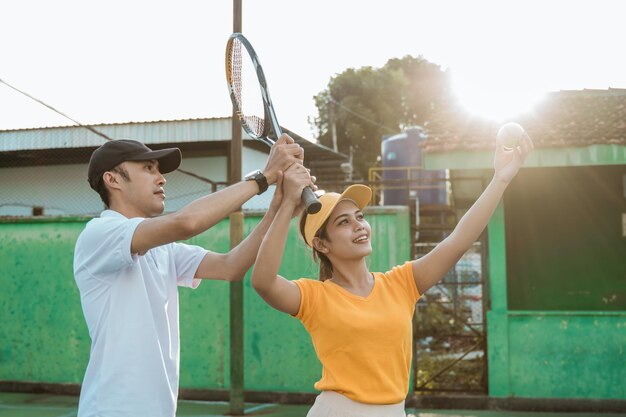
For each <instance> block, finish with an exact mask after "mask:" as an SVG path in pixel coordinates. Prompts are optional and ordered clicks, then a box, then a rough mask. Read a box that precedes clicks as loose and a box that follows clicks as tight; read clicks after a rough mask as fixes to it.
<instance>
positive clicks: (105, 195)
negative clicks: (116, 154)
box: [96, 165, 130, 208]
mask: <svg viewBox="0 0 626 417" xmlns="http://www.w3.org/2000/svg"><path fill="white" fill-rule="evenodd" d="M109 171H113V172H116V173H118V174H120V176H121V177H122V178H123V179H124V180H126V181H128V182H129V181H130V176H129V175H128V171H126V170H125V169H124V168H122V166H121V165H117V166H115V167H113V168H111V169H110V170H109ZM96 191H97V192H98V194H100V198H101V199H102V202H103V203H104V207H106V208H109V203H110V201H109V200H110V198H111V195H110V194H109V189H108V188H107V187H106V185H104V181H103V180H100V181H99V182H98V188H97V189H96Z"/></svg>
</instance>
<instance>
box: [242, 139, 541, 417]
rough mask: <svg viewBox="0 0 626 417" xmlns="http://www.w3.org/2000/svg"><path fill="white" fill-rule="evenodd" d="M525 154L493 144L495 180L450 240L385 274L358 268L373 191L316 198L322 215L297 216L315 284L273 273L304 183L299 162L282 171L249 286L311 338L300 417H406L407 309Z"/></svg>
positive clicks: (456, 252) (445, 265) (490, 206)
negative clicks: (312, 363) (313, 262)
mask: <svg viewBox="0 0 626 417" xmlns="http://www.w3.org/2000/svg"><path fill="white" fill-rule="evenodd" d="M532 147H533V144H532V141H531V140H530V138H529V137H528V136H525V138H524V139H523V140H522V142H521V144H520V146H519V147H517V148H515V149H513V150H505V149H504V147H503V146H502V144H501V143H498V144H497V147H496V155H495V163H494V167H495V173H494V176H493V179H492V180H491V182H490V184H489V185H488V186H487V188H486V189H485V191H484V192H483V193H482V195H481V196H480V197H479V198H478V200H477V201H476V202H475V203H474V205H473V206H472V207H471V208H470V209H469V210H468V212H467V213H466V214H465V216H463V218H462V219H461V220H460V222H459V224H458V225H457V226H456V228H455V230H454V231H453V233H452V234H451V235H450V236H448V237H447V238H446V239H445V240H443V241H442V242H441V243H439V244H438V245H437V246H436V247H435V248H434V249H433V250H432V251H431V252H430V253H428V254H427V255H426V256H424V257H422V258H420V259H419V260H415V261H409V262H406V263H404V264H403V265H399V266H396V267H394V268H392V269H391V270H390V271H388V272H385V273H380V272H374V273H372V272H370V271H369V270H368V267H367V264H366V257H367V256H368V255H369V254H370V253H371V252H372V246H371V238H372V236H371V228H370V226H369V224H368V223H367V221H366V220H365V217H364V215H363V211H362V210H363V209H364V207H365V206H366V205H367V204H368V202H369V200H370V198H371V190H370V189H369V188H368V187H366V186H364V185H352V186H350V187H348V188H347V189H346V190H345V191H344V192H343V193H342V194H337V193H327V194H324V195H322V196H321V197H320V201H321V203H322V209H321V210H320V211H319V212H318V213H316V214H313V215H307V214H306V213H304V214H303V217H302V219H301V222H300V231H301V234H302V236H303V238H304V240H305V242H306V244H307V245H308V246H310V247H311V248H312V249H313V254H314V258H319V260H320V276H319V280H312V279H306V278H301V279H297V280H295V281H289V280H287V279H285V278H283V277H281V276H279V275H278V274H277V273H278V268H279V266H280V262H281V259H282V256H283V252H284V247H285V242H286V239H287V232H288V229H289V223H290V219H291V217H292V216H293V215H294V213H296V212H298V211H299V202H300V194H301V193H302V189H303V188H304V187H305V186H307V185H312V182H311V179H310V177H309V174H308V172H307V170H306V169H305V168H304V167H303V166H302V165H300V164H294V165H292V166H291V167H290V168H289V169H288V170H287V171H285V174H284V179H283V180H282V185H281V188H282V193H283V196H282V202H281V206H280V209H279V211H278V213H277V215H276V217H275V218H274V220H273V222H272V225H271V226H270V228H269V230H268V232H267V233H266V235H265V238H264V239H263V242H262V244H261V247H260V249H259V252H258V255H257V259H256V263H255V265H254V270H253V273H252V285H253V286H254V288H255V289H256V291H257V292H258V293H259V295H260V296H261V297H262V298H263V299H264V300H265V301H266V302H267V303H268V304H269V305H270V306H272V307H274V308H275V309H277V310H280V311H282V312H285V313H288V314H290V315H292V316H295V317H297V318H298V319H299V320H300V321H301V322H302V324H303V325H304V327H305V328H306V329H307V330H308V332H309V333H310V335H311V338H312V340H313V344H314V346H315V351H316V353H317V355H318V358H319V360H320V362H321V363H322V366H323V369H322V378H321V379H320V380H319V381H318V382H317V383H316V384H315V388H316V389H318V390H320V391H322V393H321V394H320V395H319V396H318V397H317V398H316V400H315V404H314V405H313V407H312V408H311V410H310V411H309V413H308V417H317V416H357V415H358V416H377V417H383V416H388V417H397V416H405V412H404V399H405V397H406V395H407V391H408V387H409V373H410V364H411V340H412V326H411V320H412V317H413V313H414V310H415V303H416V302H417V300H418V299H419V297H420V296H421V295H422V294H424V292H426V291H427V290H428V289H429V288H430V287H432V286H433V285H434V284H435V283H436V282H437V281H439V280H440V279H442V278H443V277H444V275H445V274H446V272H447V271H449V270H450V269H451V268H452V267H454V265H455V264H456V262H457V261H458V260H459V259H460V258H461V256H462V255H463V254H464V253H465V252H466V251H467V250H468V249H469V248H470V246H471V245H472V243H473V242H474V241H475V240H476V239H477V238H478V236H479V235H480V233H481V232H482V230H483V229H484V228H485V227H486V225H487V223H488V221H489V218H490V217H491V215H492V214H493V212H494V210H495V208H496V206H497V205H498V202H499V201H500V199H501V197H502V195H503V193H504V190H505V189H506V187H507V185H508V184H509V183H510V181H511V180H512V179H513V177H514V176H515V175H516V174H517V172H518V171H519V169H520V167H521V166H522V163H523V160H524V159H525V157H526V156H527V155H528V153H529V152H530V151H531V149H532Z"/></svg>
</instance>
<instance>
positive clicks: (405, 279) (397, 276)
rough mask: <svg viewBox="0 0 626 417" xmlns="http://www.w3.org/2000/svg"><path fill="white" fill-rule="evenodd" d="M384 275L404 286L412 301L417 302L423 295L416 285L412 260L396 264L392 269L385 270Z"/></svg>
mask: <svg viewBox="0 0 626 417" xmlns="http://www.w3.org/2000/svg"><path fill="white" fill-rule="evenodd" d="M384 275H385V276H386V277H387V279H390V280H393V281H394V282H397V283H398V284H399V285H400V286H401V287H402V288H403V290H404V292H405V293H406V295H407V297H408V299H409V302H410V303H412V304H414V303H416V302H417V300H419V298H420V297H421V294H420V293H419V291H418V290H417V286H416V285H415V277H414V276H413V262H412V261H407V262H405V263H404V264H402V265H398V266H394V267H393V268H392V269H391V271H387V272H385V274H384Z"/></svg>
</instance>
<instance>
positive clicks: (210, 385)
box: [0, 207, 410, 392]
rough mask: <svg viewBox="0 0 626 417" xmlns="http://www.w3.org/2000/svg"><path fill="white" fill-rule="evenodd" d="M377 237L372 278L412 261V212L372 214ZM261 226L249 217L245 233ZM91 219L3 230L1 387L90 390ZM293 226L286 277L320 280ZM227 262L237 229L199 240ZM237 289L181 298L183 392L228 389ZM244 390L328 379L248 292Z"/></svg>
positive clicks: (2, 224) (292, 322)
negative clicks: (76, 267)
mask: <svg viewBox="0 0 626 417" xmlns="http://www.w3.org/2000/svg"><path fill="white" fill-rule="evenodd" d="M367 216H368V219H369V221H370V223H371V225H372V230H373V237H374V239H373V245H374V255H373V256H372V257H371V259H370V266H371V269H372V270H386V269H388V268H390V267H391V266H393V265H396V264H400V263H402V262H404V261H406V260H408V259H409V256H410V255H409V227H408V212H407V210H406V209H405V208H397V207H396V208H373V209H370V210H369V211H368V214H367ZM259 220H260V216H258V215H256V216H254V215H247V216H246V217H245V224H244V228H245V233H246V234H247V233H249V232H250V230H251V229H252V228H253V227H254V226H255V225H256V224H257V223H258V221H259ZM86 221H87V219H79V218H67V219H58V218H57V219H40V220H36V219H17V220H15V219H14V220H11V221H9V220H7V219H5V220H4V221H2V220H0V281H1V282H2V284H3V290H2V291H1V292H0V315H1V316H0V323H2V325H1V326H0V341H2V343H1V344H0V381H22V382H26V381H29V382H46V383H72V384H78V383H80V382H81V381H82V378H83V374H84V371H85V367H86V364H87V360H88V356H89V346H90V340H89V334H88V332H87V327H86V325H85V322H84V319H83V316H82V311H81V306H80V297H79V293H78V290H77V288H76V285H75V282H74V279H73V273H72V256H73V249H74V244H75V241H76V238H77V237H78V235H79V233H80V232H81V230H82V229H83V228H84V225H85V222H86ZM296 223H297V219H294V221H293V224H292V227H291V229H290V233H289V238H288V242H287V248H286V254H285V258H284V259H285V261H284V262H283V265H282V266H281V269H280V273H281V274H282V275H284V276H286V277H288V278H299V277H302V276H307V277H316V274H317V269H316V266H315V265H314V264H313V262H312V260H311V256H310V252H309V251H308V250H307V249H306V247H305V245H304V243H303V241H302V239H301V238H300V237H299V236H298V234H297V232H296V229H297V224H296ZM189 243H192V244H199V245H202V246H204V247H206V248H209V249H212V250H215V251H218V252H224V251H227V250H228V247H229V224H228V221H222V222H221V223H219V224H218V225H216V226H215V227H213V228H212V229H211V230H210V231H208V232H206V233H203V234H202V235H199V236H197V237H195V238H193V239H191V240H190V242H189ZM228 300H229V286H228V284H227V283H225V282H216V281H206V282H203V283H202V285H200V287H199V288H198V289H196V290H190V289H181V290H180V323H181V369H180V375H181V381H180V386H181V388H200V389H209V390H214V389H224V388H228V387H229V301H228ZM244 305H245V307H244V308H245V312H244V334H245V379H246V381H245V384H246V389H249V390H270V391H287V392H314V390H313V384H314V382H315V381H316V380H317V379H318V378H319V377H320V375H321V366H320V364H319V362H318V361H317V359H316V357H315V352H314V350H313V347H312V345H311V342H310V338H309V336H308V334H307V333H306V331H305V330H304V328H303V327H302V325H301V324H300V323H299V322H298V320H296V319H294V318H292V317H290V316H288V315H286V314H282V313H279V312H277V311H274V310H272V309H271V308H270V307H268V306H267V305H266V304H265V303H264V302H263V301H262V300H261V299H260V297H259V296H258V295H257V294H256V293H255V292H254V290H253V289H252V288H251V286H250V282H249V276H247V277H246V281H245V284H244Z"/></svg>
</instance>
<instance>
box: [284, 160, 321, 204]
mask: <svg viewBox="0 0 626 417" xmlns="http://www.w3.org/2000/svg"><path fill="white" fill-rule="evenodd" d="M305 187H311V189H312V190H316V189H317V187H316V186H315V177H312V176H311V174H310V173H309V170H308V169H306V168H305V167H304V165H302V164H300V163H296V164H293V165H291V166H290V167H289V168H288V169H287V170H285V172H284V173H283V190H282V191H283V203H289V204H292V205H293V206H294V207H295V206H298V205H300V204H301V202H302V190H304V188H305Z"/></svg>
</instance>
